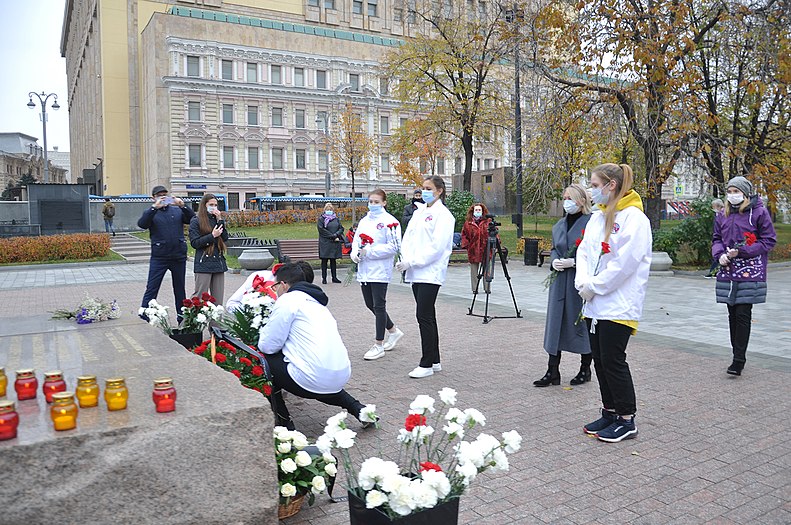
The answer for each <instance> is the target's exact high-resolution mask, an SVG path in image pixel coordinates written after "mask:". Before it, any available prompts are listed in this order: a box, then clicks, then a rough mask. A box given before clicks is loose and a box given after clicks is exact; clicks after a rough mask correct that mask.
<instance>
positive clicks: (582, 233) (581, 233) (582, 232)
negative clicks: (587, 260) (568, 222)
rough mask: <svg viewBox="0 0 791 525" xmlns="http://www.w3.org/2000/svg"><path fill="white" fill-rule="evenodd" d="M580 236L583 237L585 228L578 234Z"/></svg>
mask: <svg viewBox="0 0 791 525" xmlns="http://www.w3.org/2000/svg"><path fill="white" fill-rule="evenodd" d="M580 235H581V236H583V237H585V228H583V229H582V231H581V232H580Z"/></svg>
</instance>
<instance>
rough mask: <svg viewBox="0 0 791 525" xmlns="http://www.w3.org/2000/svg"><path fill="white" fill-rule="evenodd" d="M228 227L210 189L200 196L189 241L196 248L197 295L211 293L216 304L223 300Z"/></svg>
mask: <svg viewBox="0 0 791 525" xmlns="http://www.w3.org/2000/svg"><path fill="white" fill-rule="evenodd" d="M227 240H228V230H226V229H225V221H223V220H222V214H221V213H220V209H219V208H218V207H217V198H216V197H215V196H214V195H212V194H211V193H207V194H206V195H204V196H203V198H202V199H201V201H200V205H199V206H198V214H197V215H196V216H195V217H193V218H192V220H191V221H190V244H192V247H193V248H195V266H194V268H193V272H194V273H195V292H194V293H193V294H192V296H193V297H200V296H201V295H202V294H203V293H204V292H208V293H209V294H211V295H212V296H213V297H214V298H215V299H216V300H217V304H223V300H224V298H223V295H224V294H225V272H227V271H228V264H227V263H226V261H225V242H226V241H227Z"/></svg>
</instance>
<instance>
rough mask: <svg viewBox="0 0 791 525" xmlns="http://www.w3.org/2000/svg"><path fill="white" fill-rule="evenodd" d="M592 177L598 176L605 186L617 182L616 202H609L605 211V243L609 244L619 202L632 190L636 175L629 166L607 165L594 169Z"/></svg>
mask: <svg viewBox="0 0 791 525" xmlns="http://www.w3.org/2000/svg"><path fill="white" fill-rule="evenodd" d="M591 175H598V176H599V178H601V179H602V180H604V181H605V183H604V184H608V183H609V182H610V181H611V180H614V181H615V191H616V193H615V200H614V201H613V202H612V203H609V202H608V203H607V209H606V210H605V211H604V242H609V241H610V234H611V233H612V227H613V225H614V224H615V212H616V211H617V210H616V208H617V207H618V201H620V200H621V199H622V198H623V196H624V195H626V194H627V193H629V191H630V190H631V189H632V184H634V173H633V172H632V168H631V167H630V166H629V165H628V164H612V163H607V164H601V165H599V166H596V167H595V168H593V170H592V171H591Z"/></svg>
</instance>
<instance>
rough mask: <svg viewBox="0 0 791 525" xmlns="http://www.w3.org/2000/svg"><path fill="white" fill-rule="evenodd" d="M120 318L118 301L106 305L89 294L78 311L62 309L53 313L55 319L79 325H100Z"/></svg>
mask: <svg viewBox="0 0 791 525" xmlns="http://www.w3.org/2000/svg"><path fill="white" fill-rule="evenodd" d="M120 316H121V309H120V308H119V307H118V301H116V300H113V301H112V302H110V303H105V302H104V301H102V300H101V299H96V298H94V297H91V296H89V295H88V294H87V293H86V294H85V299H83V301H82V302H81V303H80V305H79V306H78V307H77V309H76V310H66V309H60V310H55V311H54V312H53V313H52V318H53V319H75V320H76V321H77V324H90V323H98V322H100V321H107V320H109V319H118V318H119V317H120Z"/></svg>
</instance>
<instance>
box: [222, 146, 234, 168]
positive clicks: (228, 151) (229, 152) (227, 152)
mask: <svg viewBox="0 0 791 525" xmlns="http://www.w3.org/2000/svg"><path fill="white" fill-rule="evenodd" d="M222 167H223V168H225V169H227V170H229V169H230V170H232V169H233V146H223V147H222Z"/></svg>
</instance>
